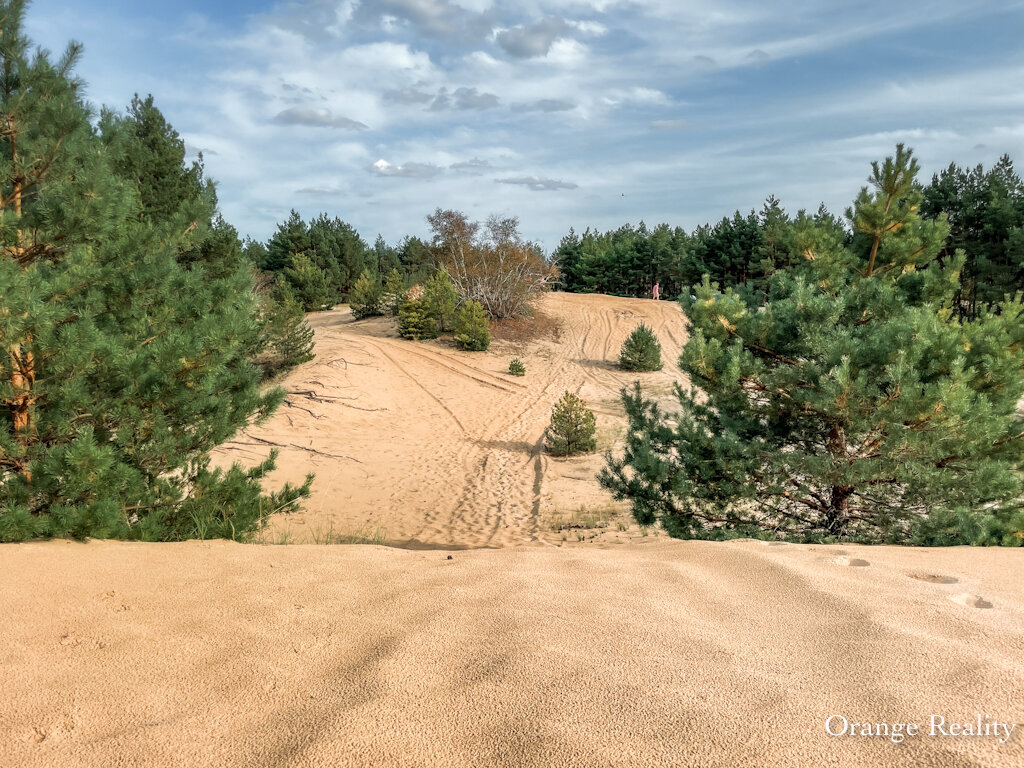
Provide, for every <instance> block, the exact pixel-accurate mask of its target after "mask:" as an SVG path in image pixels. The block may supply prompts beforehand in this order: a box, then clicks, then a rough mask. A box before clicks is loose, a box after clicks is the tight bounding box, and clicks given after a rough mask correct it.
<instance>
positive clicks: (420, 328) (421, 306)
mask: <svg viewBox="0 0 1024 768" xmlns="http://www.w3.org/2000/svg"><path fill="white" fill-rule="evenodd" d="M398 334H399V335H400V336H401V337H402V338H403V339H412V340H413V341H419V340H420V339H436V338H437V337H438V336H440V335H441V330H440V328H438V326H437V321H436V320H435V319H434V316H433V315H432V314H431V313H430V312H429V311H428V310H427V306H426V304H425V303H424V301H423V299H410V300H408V301H403V302H402V305H401V306H400V307H399V308H398Z"/></svg>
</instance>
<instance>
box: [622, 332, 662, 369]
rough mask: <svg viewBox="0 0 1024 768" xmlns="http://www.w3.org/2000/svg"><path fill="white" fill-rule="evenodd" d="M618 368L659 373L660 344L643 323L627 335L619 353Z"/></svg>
mask: <svg viewBox="0 0 1024 768" xmlns="http://www.w3.org/2000/svg"><path fill="white" fill-rule="evenodd" d="M619 367H620V368H622V369H624V370H627V371H660V370H661V343H660V342H659V341H658V337H657V336H655V335H654V331H652V330H651V329H650V328H648V327H647V326H646V325H644V324H643V323H640V325H639V326H638V327H637V328H636V330H634V331H633V332H632V333H631V334H629V338H628V339H626V340H625V341H624V342H623V343H622V350H621V351H620V352H619Z"/></svg>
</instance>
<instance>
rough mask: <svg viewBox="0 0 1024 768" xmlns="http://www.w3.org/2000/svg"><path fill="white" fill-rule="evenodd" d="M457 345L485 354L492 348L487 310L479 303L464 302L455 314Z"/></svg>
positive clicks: (460, 347)
mask: <svg viewBox="0 0 1024 768" xmlns="http://www.w3.org/2000/svg"><path fill="white" fill-rule="evenodd" d="M455 344H456V345H457V346H458V347H459V349H465V350H468V351H470V352H483V351H484V350H485V349H487V348H488V347H489V346H491V331H490V328H489V325H488V319H487V310H485V309H484V306H483V304H481V303H480V302H479V301H473V300H472V299H470V300H469V301H467V302H464V303H463V305H462V306H461V307H459V311H458V312H457V313H456V314H455Z"/></svg>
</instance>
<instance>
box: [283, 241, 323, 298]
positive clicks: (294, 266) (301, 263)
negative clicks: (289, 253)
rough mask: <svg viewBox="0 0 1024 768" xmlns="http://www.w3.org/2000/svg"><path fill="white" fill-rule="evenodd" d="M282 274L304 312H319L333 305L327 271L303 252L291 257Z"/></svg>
mask: <svg viewBox="0 0 1024 768" xmlns="http://www.w3.org/2000/svg"><path fill="white" fill-rule="evenodd" d="M282 274H284V277H285V279H286V280H287V281H288V282H289V283H290V284H291V287H292V290H293V291H294V292H295V297H296V298H297V299H298V301H299V303H300V304H302V308H303V309H304V310H305V311H306V312H319V311H321V310H324V309H330V308H331V307H332V306H333V305H334V302H333V301H332V295H333V292H332V291H331V284H330V282H329V281H328V279H327V273H326V272H324V271H323V270H322V269H320V267H318V266H317V265H316V264H314V263H313V261H312V260H311V259H310V258H309V257H308V256H306V255H305V254H302V253H300V254H298V255H296V256H295V257H293V258H292V260H291V264H290V265H289V266H288V267H287V268H285V270H284V272H283V273H282Z"/></svg>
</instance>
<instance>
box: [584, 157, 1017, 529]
mask: <svg viewBox="0 0 1024 768" xmlns="http://www.w3.org/2000/svg"><path fill="white" fill-rule="evenodd" d="M917 169H918V166H917V162H916V160H915V159H914V158H913V156H912V153H911V151H910V150H909V149H905V148H904V147H903V146H902V145H900V146H898V147H897V150H896V154H895V155H894V156H892V157H889V158H888V159H886V160H885V161H884V162H883V163H874V164H873V165H872V174H871V176H870V179H869V181H870V187H865V188H863V189H862V190H861V192H860V194H859V195H858V196H857V198H856V201H855V203H854V205H853V207H852V208H850V209H849V210H848V211H847V217H848V221H849V223H850V226H851V227H852V230H853V237H852V240H847V239H846V238H845V237H844V236H843V233H842V232H841V231H840V232H837V230H836V228H834V227H832V226H829V225H827V223H824V222H821V221H815V220H814V219H812V218H809V217H807V216H806V215H803V214H801V215H799V216H798V217H797V220H796V223H795V225H794V230H793V233H792V234H793V244H794V252H793V256H794V258H793V264H792V266H788V267H786V268H783V269H780V270H778V271H776V272H775V273H774V274H773V275H772V278H771V280H770V283H769V286H768V291H767V298H766V300H765V301H764V303H763V304H757V303H754V301H753V300H752V299H751V298H749V294H748V296H747V297H744V296H741V295H740V294H738V293H737V292H735V291H733V290H732V289H728V288H727V289H725V290H724V291H723V290H720V289H719V287H718V285H717V284H713V283H711V282H710V281H709V280H708V279H707V278H705V280H704V282H703V283H702V284H700V285H697V286H695V287H694V289H693V293H694V297H693V298H690V297H689V293H690V292H689V291H686V292H684V296H685V298H684V300H683V307H684V311H685V313H686V316H687V319H688V320H689V323H690V326H691V333H690V339H689V341H688V342H687V343H686V345H685V347H684V348H683V352H682V356H681V358H680V367H681V368H682V370H683V372H685V373H686V374H687V375H688V376H689V378H690V381H691V382H692V383H693V388H690V389H683V388H682V387H677V392H676V394H677V397H678V401H679V405H680V411H679V412H677V413H674V414H673V413H665V412H663V411H662V409H661V408H660V407H659V405H657V404H656V403H654V402H653V401H650V400H647V399H645V398H644V396H643V394H642V392H641V389H640V387H639V384H637V385H636V386H635V387H634V388H633V389H632V390H631V391H627V390H624V391H623V403H624V405H625V408H626V413H627V416H628V422H629V426H628V434H627V439H626V447H625V453H624V455H622V456H621V457H618V458H616V457H613V456H612V455H610V454H609V456H608V464H607V466H606V468H605V469H604V470H603V471H602V473H601V475H600V481H601V483H602V485H604V486H605V487H606V488H608V489H610V490H611V491H612V492H613V494H614V495H615V496H616V498H619V499H628V500H629V501H630V502H631V503H632V507H633V514H634V516H635V517H636V519H637V520H638V521H639V522H640V523H642V524H650V523H653V522H655V521H661V522H662V524H663V525H664V527H665V529H666V530H667V531H668V532H669V533H670V534H671V535H673V536H679V537H687V538H724V537H729V536H737V535H757V536H768V535H770V536H779V537H786V538H790V539H794V540H826V541H827V540H841V539H845V540H856V541H864V542H892V543H920V544H953V543H985V544H993V543H1003V544H1010V543H1015V544H1020V543H1022V534H1024V531H1022V530H1021V523H1022V518H1024V515H1022V514H1021V498H1022V491H1024V489H1022V482H1021V477H1022V475H1021V470H1022V469H1024V422H1022V419H1021V416H1020V415H1019V414H1018V411H1017V404H1018V402H1019V401H1020V399H1021V397H1022V395H1024V375H1022V372H1024V322H1022V315H1024V304H1022V302H1021V299H1020V297H1019V296H1018V297H1016V298H1009V299H1006V300H1004V301H1003V302H1001V303H1000V304H999V306H998V309H997V311H982V312H981V313H980V315H979V317H978V318H977V319H976V320H970V321H965V320H962V319H960V317H959V316H958V313H955V312H954V311H953V301H954V297H955V294H956V292H957V290H958V286H959V270H960V268H961V266H962V264H963V261H964V258H963V254H962V253H961V254H958V255H957V256H955V257H953V258H950V259H947V260H946V261H945V262H944V263H940V262H939V261H938V260H937V259H936V255H937V254H938V253H939V251H940V249H941V248H942V246H943V244H944V242H945V240H946V235H947V231H948V228H947V225H946V223H945V221H944V219H943V218H941V217H940V218H939V219H938V220H935V221H925V220H923V219H922V218H921V217H920V216H919V213H918V206H919V203H920V201H921V192H920V191H919V187H918V186H917V185H916V183H915V176H916V173H917ZM698 387H699V391H698V390H697V389H696V388H698Z"/></svg>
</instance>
